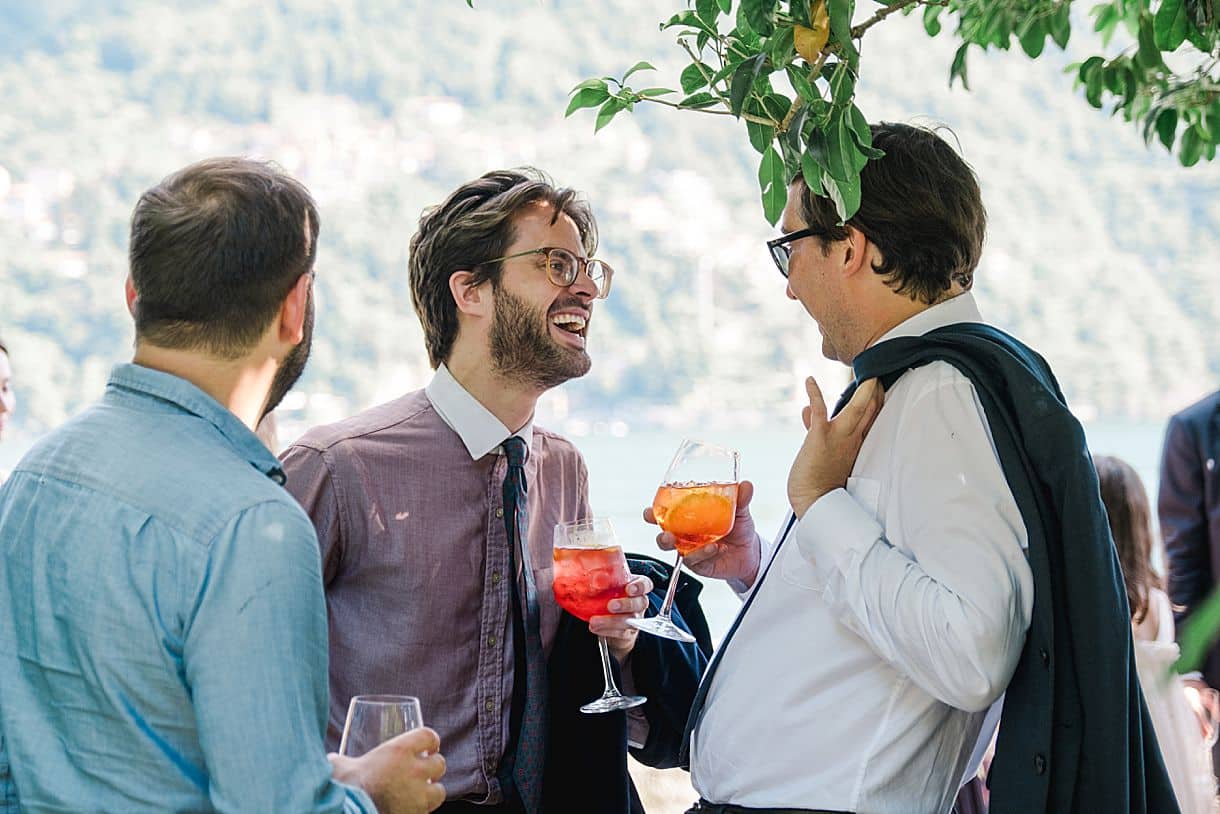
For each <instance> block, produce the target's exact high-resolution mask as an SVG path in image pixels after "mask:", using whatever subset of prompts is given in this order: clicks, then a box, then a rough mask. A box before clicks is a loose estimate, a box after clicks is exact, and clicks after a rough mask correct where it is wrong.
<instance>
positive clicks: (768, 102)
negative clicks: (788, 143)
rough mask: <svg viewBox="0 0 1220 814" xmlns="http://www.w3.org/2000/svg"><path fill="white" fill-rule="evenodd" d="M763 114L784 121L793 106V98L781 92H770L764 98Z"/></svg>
mask: <svg viewBox="0 0 1220 814" xmlns="http://www.w3.org/2000/svg"><path fill="white" fill-rule="evenodd" d="M762 104H763V110H762V112H763V115H764V116H767V117H769V118H771V119H774V120H775V121H777V122H782V121H783V120H784V117H785V116H787V115H788V111H789V109H791V107H792V100H791V99H789V98H788V97H787V96H784V95H783V94H779V93H768V94H767V95H766V96H764V97H763V98H762Z"/></svg>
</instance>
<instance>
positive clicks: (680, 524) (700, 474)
mask: <svg viewBox="0 0 1220 814" xmlns="http://www.w3.org/2000/svg"><path fill="white" fill-rule="evenodd" d="M740 463H741V456H740V455H738V454H737V451H736V450H732V449H727V448H725V447H718V446H715V445H714V444H708V443H705V442H703V441H683V442H682V445H681V446H680V447H678V453H677V454H676V455H674V459H673V461H671V462H670V464H669V469H667V470H665V477H664V478H663V479H662V480H661V487H660V488H659V489H657V494H656V497H654V498H653V499H652V514H653V517H655V518H656V521H657V525H659V526H660V527H661V528H663V529H664V530H665V531H667V532H669V533H670V534H672V535H673V536H674V537H675V538H676V542H675V544H674V547H675V548H677V549H678V562H677V563H676V564H675V565H674V572H673V576H672V577H670V580H669V589H668V590H667V591H666V592H665V601H664V602H662V603H661V609H660V610H659V611H658V612H657V615H656V616H653V617H650V618H647V619H629V620H627V624H629V625H631V626H632V627H635V628H639V629H640V630H643V631H645V632H646V633H652V634H653V635H655V636H664V637H665V638H667V639H676V640H677V641H680V642H693V641H694V640H695V637H694V636H692V635H690V633H688V632H687V631H685V630H683V629H682V628H681V627H680V626H679V625H676V624H674V621H673V619H672V618H671V617H670V611H671V610H672V609H673V604H674V593H675V592H676V590H677V587H678V573H679V571H680V570H681V569H682V558H683V557H685V556H686V555H687V554H689V553H690V552H692V551H694V550H695V549H697V548H701V547H703V546H705V545H708V544H710V543H714V542H716V541H717V540H719V539H720V538H722V537H724V536H725V535H726V534H728V533H729V532H730V531H732V530H733V519H734V517H735V516H736V513H737V476H738V468H739V466H740Z"/></svg>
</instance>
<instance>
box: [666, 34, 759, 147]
mask: <svg viewBox="0 0 1220 814" xmlns="http://www.w3.org/2000/svg"><path fill="white" fill-rule="evenodd" d="M678 44H679V45H681V46H682V48H683V50H685V51H686V53H687V54H688V55H689V56H690V58H691V60H692V61H693V62H694V63H695V64H696V65H698V66H699V73H701V74H703V78H704V79H706V80H707V89H708V90H710V91H711V92H712V95H713V96H715V97H716V98H717V99H719V100H720V103H721V104H722V105H724V106H725V109H724V110H709V109H708V108H698V107H683V106H682V105H680V104H678V103H676V102H670V101H667V100H665V99H657V98H655V97H649V98H647V99H643V100H642V101H647V102H656V103H657V104H661V105H665V106H666V107H676V108H678V109H679V110H694V111H697V112H699V113H713V114H715V115H717V116H732V115H733V106H732V105H730V104H729V100H728V99H726V98H724V94H723V93H721V92H720V90H719V88H717V87H716V86H715V85H713V84H712V75H711V74H710V73H708V72H707V68H705V67H704V66H703V62H702V60H700V59H699V57H698V55H697V54H695V52H694V49H692V48H691V47H690V43H689V42H687V41H686V40H684V39H679V40H678ZM721 59H722V61H723V57H721ZM740 118H742V119H745V120H746V121H748V122H754V123H755V124H765V125H767V126H768V127H776V126H778V125H779V122H777V121H775V119H764V118H762V117H761V116H755V115H754V114H752V113H746V112H745V111H742V114H741V116H740Z"/></svg>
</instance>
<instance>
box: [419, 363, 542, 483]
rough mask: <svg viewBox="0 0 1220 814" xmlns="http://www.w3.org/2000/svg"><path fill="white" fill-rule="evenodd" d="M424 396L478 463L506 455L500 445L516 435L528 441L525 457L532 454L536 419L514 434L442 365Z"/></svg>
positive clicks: (426, 388)
mask: <svg viewBox="0 0 1220 814" xmlns="http://www.w3.org/2000/svg"><path fill="white" fill-rule="evenodd" d="M424 393H426V394H427V396H428V401H430V402H432V406H433V407H435V408H436V414H437V415H439V416H440V417H441V420H442V421H444V422H445V423H446V424H448V425H449V427H450V429H452V430H453V431H454V432H456V433H457V434H458V436H459V437H460V438H461V439H462V443H463V444H465V445H466V451H467V452H469V453H470V457H471V458H472V459H474V460H476V461H477V460H479V458H482V457H483V456H484V455H486V454H487V453H489V452H497V453H498V454H500V455H503V454H504V450H503V449H502V448H501V447H500V445H501V444H503V443H504V442H505V441H507V440H508V439H509V438H510V437H511V436H514V435H518V436H520V437H521V440H523V441H525V449H526V454H527V455H528V454H529V449H530V445H531V444H532V443H533V441H534V419H533V416H531V417H530V420H529V421H527V422H525V426H524V427H522V428H521V429H519V430H517V431H516V432H513V431H512V430H510V429H509V428H508V427H506V426H504V422H503V421H501V420H500V419H498V418H496V416H495V414H494V413H492V412H491V410H488V409H487V408H486V407H484V406H483V405H482V404H481V403H480V402H479V400H478V399H476V398H475V397H474V396H472V395H470V392H469V391H468V390H467V389H466V388H465V387H462V385H461V383H460V382H459V381H458V380H457V379H455V378H453V374H452V373H450V372H449V368H447V367H445V365H444V364H443V363H442V364H441V365H440V366H439V367H437V369H436V373H434V374H433V375H432V381H430V382H428V386H427V387H425V388H424Z"/></svg>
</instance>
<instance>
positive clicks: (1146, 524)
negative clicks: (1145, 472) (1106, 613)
mask: <svg viewBox="0 0 1220 814" xmlns="http://www.w3.org/2000/svg"><path fill="white" fill-rule="evenodd" d="M1093 466H1094V467H1095V468H1096V469H1097V481H1098V484H1099V485H1100V486H1101V502H1102V503H1103V504H1104V505H1105V507H1106V516H1107V517H1108V518H1109V520H1110V535H1111V536H1112V537H1113V538H1114V546H1115V548H1116V549H1117V550H1118V562H1119V564H1120V565H1121V566H1122V569H1123V582H1124V583H1126V587H1127V604H1128V605H1129V606H1130V609H1131V618H1132V619H1133V620H1134V621H1135V622H1141V621H1143V619H1144V616H1145V615H1146V614H1147V613H1148V592H1149V590H1151V589H1152V588H1161V587H1163V586H1162V584H1161V578H1160V577H1159V576H1158V575H1157V573H1156V572H1155V571H1153V570H1152V548H1153V540H1154V538H1153V536H1152V509H1151V508H1150V505H1149V503H1148V493H1147V492H1146V491H1145V490H1144V483H1143V481H1141V480H1140V476H1139V473H1137V472H1136V471H1135V469H1133V468H1132V467H1131V464H1129V463H1127V462H1126V461H1124V460H1122V459H1121V458H1115V457H1114V456H1112V455H1094V456H1093Z"/></svg>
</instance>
